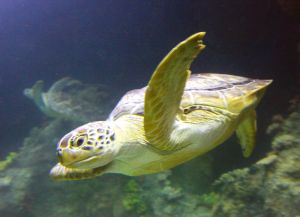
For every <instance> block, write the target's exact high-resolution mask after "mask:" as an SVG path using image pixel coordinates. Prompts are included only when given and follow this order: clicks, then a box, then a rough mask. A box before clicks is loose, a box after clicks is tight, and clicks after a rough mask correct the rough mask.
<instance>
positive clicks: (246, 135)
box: [236, 109, 256, 157]
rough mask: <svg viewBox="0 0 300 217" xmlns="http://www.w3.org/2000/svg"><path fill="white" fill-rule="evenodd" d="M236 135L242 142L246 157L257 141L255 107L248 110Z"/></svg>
mask: <svg viewBox="0 0 300 217" xmlns="http://www.w3.org/2000/svg"><path fill="white" fill-rule="evenodd" d="M236 135H237V137H238V139H239V143H240V144H241V147H242V151H243V155H244V157H249V156H250V155H251V153H252V151H253V149H254V147H255V143H256V141H255V140H256V112H255V110H254V109H252V110H250V111H248V112H247V113H246V114H245V115H244V116H243V117H242V120H241V121H240V123H239V125H238V127H237V130H236Z"/></svg>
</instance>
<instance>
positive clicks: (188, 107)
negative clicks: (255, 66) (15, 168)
mask: <svg viewBox="0 0 300 217" xmlns="http://www.w3.org/2000/svg"><path fill="white" fill-rule="evenodd" d="M204 35H205V33H204V32H200V33H197V34H194V35H192V36H190V37H189V38H187V39H186V40H185V41H183V42H181V43H179V44H178V45H177V46H176V47H175V48H174V49H173V50H171V51H170V53H169V54H168V55H167V56H166V57H165V58H164V59H163V60H162V61H161V63H160V64H159V65H158V66H157V68H156V70H155V71H154V73H153V75H152V77H151V79H150V81H149V83H148V86H146V87H144V88H142V89H138V90H132V91H129V92H128V93H127V94H125V95H124V96H123V98H122V99H121V100H120V102H119V103H118V104H117V106H116V107H115V109H114V110H113V111H112V113H111V114H110V116H109V118H108V119H107V120H106V121H96V122H91V123H88V124H85V125H83V126H80V127H78V128H77V129H74V130H73V131H71V132H70V133H68V134H66V135H65V136H64V137H63V138H62V139H61V140H60V142H59V143H58V147H57V155H58V159H59V163H58V164H56V166H54V167H53V168H52V170H51V172H50V176H51V177H52V178H53V179H55V180H72V179H84V178H91V177H94V176H97V175H101V174H104V173H120V174H125V175H129V176H137V175H143V174H150V173H156V172H160V171H163V170H166V169H169V168H172V167H175V166H176V165H178V164H181V163H183V162H186V161H188V160H190V159H192V158H195V157H197V156H199V155H201V154H204V153H206V152H208V151H209V150H211V149H213V148H215V147H216V146H217V145H219V144H221V143H222V142H224V141H225V140H226V139H228V138H229V137H230V136H231V135H232V134H233V133H234V132H236V134H237V136H238V138H239V140H240V144H241V146H242V150H243V154H244V156H245V157H248V156H250V154H251V152H252V150H253V148H254V145H255V133H256V114H255V107H256V105H257V104H258V102H259V101H260V99H261V98H262V96H263V93H264V92H265V89H266V87H267V86H268V85H269V84H270V83H271V80H256V79H250V78H244V77H239V76H233V75H225V74H194V75H191V76H190V70H189V69H190V65H191V63H192V62H193V60H194V59H195V58H196V56H197V55H198V54H199V53H200V52H201V51H202V50H203V49H204V47H205V46H204V45H203V43H202V38H203V37H204Z"/></svg>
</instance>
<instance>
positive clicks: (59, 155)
mask: <svg viewBox="0 0 300 217" xmlns="http://www.w3.org/2000/svg"><path fill="white" fill-rule="evenodd" d="M56 156H57V158H58V161H59V162H60V163H61V164H63V158H62V149H61V148H58V149H57V150H56Z"/></svg>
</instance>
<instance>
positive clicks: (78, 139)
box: [57, 121, 118, 169]
mask: <svg viewBox="0 0 300 217" xmlns="http://www.w3.org/2000/svg"><path fill="white" fill-rule="evenodd" d="M114 141H115V133H114V131H113V129H112V127H111V126H110V124H109V123H108V122H106V121H98V122H92V123H88V124H85V125H83V126H80V127H78V128H76V129H74V130H73V131H71V132H70V133H68V134H66V135H65V136H64V137H63V138H62V139H61V140H60V142H59V143H58V145H57V156H58V159H59V162H60V163H61V164H62V165H63V166H65V167H68V168H78V169H92V168H97V167H102V166H105V165H107V164H108V163H110V162H111V161H112V160H113V159H114V157H115V156H116V154H117V151H118V149H117V148H116V146H115V142H114Z"/></svg>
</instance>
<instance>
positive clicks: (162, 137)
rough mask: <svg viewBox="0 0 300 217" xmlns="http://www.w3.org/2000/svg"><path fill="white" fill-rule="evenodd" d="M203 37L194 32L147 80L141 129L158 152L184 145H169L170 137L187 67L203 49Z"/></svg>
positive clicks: (185, 79) (187, 74)
mask: <svg viewBox="0 0 300 217" xmlns="http://www.w3.org/2000/svg"><path fill="white" fill-rule="evenodd" d="M204 35H205V33H204V32H200V33H196V34H194V35H192V36H191V37H189V38H188V39H186V40H185V41H183V42H181V43H179V44H178V45H177V46H176V47H175V48H173V50H171V51H170V53H169V54H168V55H167V56H166V57H165V58H164V59H163V60H162V61H161V62H160V64H159V65H158V67H157V68H156V70H155V71H154V73H153V75H152V77H151V79H150V81H149V84H148V87H147V90H146V95H145V116H144V129H145V136H146V139H147V141H148V142H149V144H150V145H151V146H152V147H153V148H154V149H156V150H158V151H162V152H163V151H165V152H166V151H167V152H169V151H176V150H179V149H181V148H182V145H184V144H174V143H172V141H170V134H171V132H172V130H173V125H174V121H175V117H176V114H178V111H179V105H180V101H181V97H182V94H183V91H184V87H185V83H186V81H187V79H188V78H189V75H190V71H189V69H190V65H191V63H192V62H193V60H194V59H195V58H196V57H197V55H198V54H199V53H200V51H201V50H203V49H204V48H205V46H204V45H203V44H202V38H203V37H204Z"/></svg>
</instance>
